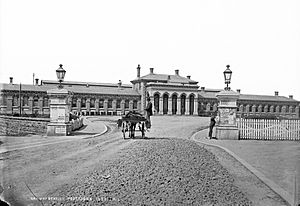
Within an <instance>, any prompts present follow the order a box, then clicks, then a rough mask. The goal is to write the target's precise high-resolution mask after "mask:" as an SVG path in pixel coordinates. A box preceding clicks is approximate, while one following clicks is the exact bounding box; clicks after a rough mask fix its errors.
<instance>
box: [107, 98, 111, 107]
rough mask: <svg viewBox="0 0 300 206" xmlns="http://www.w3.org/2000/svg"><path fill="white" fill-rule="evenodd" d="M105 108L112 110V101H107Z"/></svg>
mask: <svg viewBox="0 0 300 206" xmlns="http://www.w3.org/2000/svg"><path fill="white" fill-rule="evenodd" d="M107 107H108V108H112V99H109V100H108V102H107Z"/></svg>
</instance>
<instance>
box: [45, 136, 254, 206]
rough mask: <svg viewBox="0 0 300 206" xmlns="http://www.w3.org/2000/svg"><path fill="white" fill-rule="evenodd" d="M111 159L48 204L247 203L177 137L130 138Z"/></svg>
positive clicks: (210, 162)
mask: <svg viewBox="0 0 300 206" xmlns="http://www.w3.org/2000/svg"><path fill="white" fill-rule="evenodd" d="M117 156H118V157H116V158H115V159H114V160H112V161H107V162H106V163H105V164H104V165H102V167H99V168H97V169H96V170H94V171H92V172H90V173H89V174H87V175H86V176H84V177H82V178H80V179H78V180H77V182H75V183H74V184H73V185H68V186H65V187H63V188H61V189H60V190H57V191H55V192H54V193H51V194H48V195H47V196H48V197H56V200H54V201H49V202H46V203H47V204H49V205H61V203H63V204H64V205H99V204H103V205H251V202H250V201H249V200H248V199H247V198H246V197H245V195H244V194H243V193H242V192H241V191H240V190H239V189H238V188H237V187H236V186H235V185H234V180H233V178H232V177H231V176H230V174H229V173H228V172H227V170H225V169H224V167H223V166H221V164H220V163H219V162H218V161H216V158H215V156H214V155H213V154H212V153H211V152H209V151H208V150H206V149H204V148H203V147H201V146H198V145H196V144H195V143H193V142H191V141H189V140H183V139H176V138H173V139H163V138H161V139H155V138H153V139H148V140H135V142H134V143H133V144H131V145H130V147H126V148H124V149H122V150H120V151H119V152H118V154H117Z"/></svg>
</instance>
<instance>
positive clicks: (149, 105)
mask: <svg viewBox="0 0 300 206" xmlns="http://www.w3.org/2000/svg"><path fill="white" fill-rule="evenodd" d="M145 111H146V119H147V121H146V128H147V129H150V128H151V120H150V116H152V115H153V112H152V103H151V101H150V97H148V98H147V106H146V108H145Z"/></svg>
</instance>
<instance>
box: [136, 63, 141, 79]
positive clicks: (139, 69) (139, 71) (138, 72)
mask: <svg viewBox="0 0 300 206" xmlns="http://www.w3.org/2000/svg"><path fill="white" fill-rule="evenodd" d="M136 70H137V75H136V76H137V78H140V77H141V67H140V65H138V67H137V68H136Z"/></svg>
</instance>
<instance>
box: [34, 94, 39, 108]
mask: <svg viewBox="0 0 300 206" xmlns="http://www.w3.org/2000/svg"><path fill="white" fill-rule="evenodd" d="M33 106H34V107H38V106H39V98H38V97H36V96H35V97H34V98H33Z"/></svg>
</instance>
